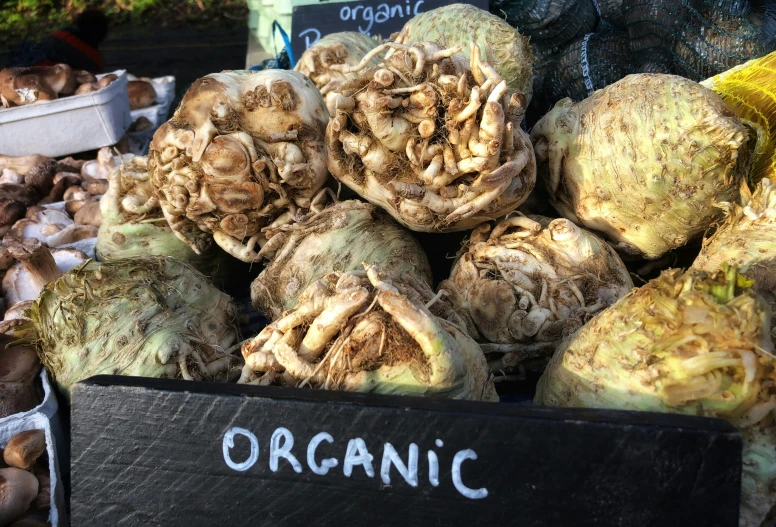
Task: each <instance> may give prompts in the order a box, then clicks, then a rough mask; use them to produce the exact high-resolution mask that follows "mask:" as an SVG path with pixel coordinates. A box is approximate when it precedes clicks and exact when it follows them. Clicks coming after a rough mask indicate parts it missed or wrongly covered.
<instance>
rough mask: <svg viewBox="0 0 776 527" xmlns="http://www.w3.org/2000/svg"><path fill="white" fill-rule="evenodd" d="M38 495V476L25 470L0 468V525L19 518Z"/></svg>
mask: <svg viewBox="0 0 776 527" xmlns="http://www.w3.org/2000/svg"><path fill="white" fill-rule="evenodd" d="M37 495H38V478H36V477H35V476H34V475H32V474H31V473H30V472H27V471H26V470H22V469H19V468H14V467H8V468H0V525H9V524H10V523H12V522H13V521H14V520H17V519H19V518H21V517H22V516H23V515H24V513H25V512H27V509H29V507H30V504H31V503H32V501H33V500H34V499H35V498H36V497H37Z"/></svg>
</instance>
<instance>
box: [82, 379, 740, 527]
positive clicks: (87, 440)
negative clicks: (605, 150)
mask: <svg viewBox="0 0 776 527" xmlns="http://www.w3.org/2000/svg"><path fill="white" fill-rule="evenodd" d="M71 405H72V411H71V416H72V418H71V425H72V431H73V434H72V446H71V459H72V464H71V467H72V468H71V481H72V493H71V499H70V504H71V510H72V515H71V523H72V524H73V525H124V524H128V523H130V524H132V523H133V522H134V523H137V522H138V521H141V523H142V520H144V519H147V518H152V519H153V521H151V520H148V521H145V522H144V524H149V523H153V524H154V525H164V526H165V527H199V526H202V527H209V526H212V525H225V526H226V525H250V526H251V527H297V526H299V525H315V526H316V527H341V526H343V525H359V526H360V525H375V524H379V525H380V526H381V527H406V526H407V525H410V524H411V525H444V526H445V527H471V526H472V525H503V524H505V523H506V524H510V522H511V523H512V524H514V523H515V522H519V524H520V525H551V526H552V527H580V526H583V525H595V526H596V527H621V526H622V525H638V526H642V525H644V526H653V525H655V526H661V527H662V526H672V525H682V526H689V525H713V526H714V527H738V497H739V495H740V493H741V434H740V432H738V431H737V430H736V429H735V428H733V426H732V425H730V424H729V423H727V422H726V421H722V420H715V419H707V418H697V417H688V416H681V415H665V414H648V413H646V412H608V411H594V410H582V409H566V408H534V407H528V408H526V407H523V406H522V405H518V404H507V403H501V404H496V403H483V402H472V401H454V400H432V399H418V398H415V397H391V396H384V395H376V394H360V393H344V392H335V391H326V390H296V389H292V388H278V387H272V386H246V385H234V384H225V383H219V384H217V383H208V382H190V381H188V382H187V381H182V380H172V379H144V378H140V377H93V378H92V379H89V380H86V381H83V382H80V383H77V384H76V385H75V386H74V387H73V390H72V403H71ZM699 467H702V470H700V469H699ZM116 474H121V477H116ZM559 496H560V497H561V500H562V504H561V505H559V501H558V500H559V498H558V497H559ZM677 503H681V504H682V506H681V507H678V506H677V505H676V504H677ZM95 520H98V521H95Z"/></svg>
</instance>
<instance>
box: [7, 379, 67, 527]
mask: <svg viewBox="0 0 776 527" xmlns="http://www.w3.org/2000/svg"><path fill="white" fill-rule="evenodd" d="M40 380H41V383H42V385H43V394H44V395H43V401H42V402H41V403H40V404H39V405H38V406H36V407H35V408H33V409H31V410H28V411H26V412H20V413H18V414H13V415H9V416H8V417H4V418H2V419H0V448H4V447H5V446H6V445H7V444H8V441H9V440H10V439H11V438H12V437H13V436H15V435H16V434H18V433H20V432H24V431H26V430H43V431H44V433H45V435H46V454H47V455H48V458H49V478H50V479H51V512H50V513H49V521H50V522H51V527H58V526H62V525H68V523H69V522H68V518H67V511H66V509H65V493H64V488H63V483H62V474H65V473H69V472H70V470H69V469H70V464H69V461H68V459H67V457H66V456H67V449H66V447H65V435H64V432H63V429H62V423H61V422H60V420H59V405H58V404H57V398H56V395H55V394H54V390H53V387H52V386H51V383H50V382H49V379H48V372H47V371H46V369H45V368H41V371H40ZM62 467H65V468H66V472H62Z"/></svg>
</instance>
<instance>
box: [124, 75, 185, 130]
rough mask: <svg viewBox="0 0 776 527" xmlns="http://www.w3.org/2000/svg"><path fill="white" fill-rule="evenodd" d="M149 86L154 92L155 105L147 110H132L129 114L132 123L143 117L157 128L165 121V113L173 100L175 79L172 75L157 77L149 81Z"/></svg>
mask: <svg viewBox="0 0 776 527" xmlns="http://www.w3.org/2000/svg"><path fill="white" fill-rule="evenodd" d="M151 84H152V85H153V87H154V91H155V92H156V104H154V105H153V106H149V107H148V108H140V109H138V110H132V111H131V112H130V113H131V115H132V121H133V122H134V121H136V120H137V119H138V118H140V117H141V116H144V117H145V118H146V119H148V120H149V121H151V122H152V123H153V124H154V127H157V128H158V127H159V126H161V124H162V122H163V121H164V120H166V119H167V112H168V111H169V110H170V105H172V101H173V100H175V77H174V76H172V75H166V76H164V77H157V78H154V79H151Z"/></svg>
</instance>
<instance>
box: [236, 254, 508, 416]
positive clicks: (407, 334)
mask: <svg viewBox="0 0 776 527" xmlns="http://www.w3.org/2000/svg"><path fill="white" fill-rule="evenodd" d="M447 318H453V319H454V318H455V317H454V313H453V311H452V309H451V308H450V306H448V305H446V302H445V301H444V300H442V299H440V298H439V297H438V296H435V295H434V293H433V291H432V289H431V288H430V287H429V286H428V285H426V284H425V283H424V282H422V281H420V280H418V279H416V278H414V277H413V276H412V275H410V274H405V275H403V276H400V275H397V274H394V273H392V272H390V271H387V270H385V269H383V268H381V267H379V266H374V265H372V266H370V265H365V266H364V270H361V271H347V272H343V273H331V274H329V275H327V276H325V277H324V278H323V279H321V280H318V281H316V282H314V283H313V284H312V285H310V287H308V288H307V289H306V290H305V291H304V293H303V294H302V295H301V296H300V298H299V305H298V306H297V307H296V308H295V309H292V310H290V311H288V312H286V313H285V314H284V315H283V317H281V318H279V319H278V320H276V321H275V322H273V323H272V324H271V325H269V326H267V327H266V328H265V329H264V330H263V331H262V332H261V333H259V335H258V336H256V337H255V338H254V339H252V340H250V341H248V342H246V343H245V344H243V346H242V353H243V357H244V358H245V367H244V369H243V375H242V377H241V379H240V382H243V383H251V384H263V385H269V384H280V385H283V386H305V385H308V384H309V385H310V386H313V387H318V388H325V389H340V390H348V391H361V392H375V393H387V394H403V395H425V396H429V397H448V398H455V399H473V400H484V401H497V400H498V397H497V395H496V391H495V387H494V385H493V381H492V379H491V378H490V377H489V375H488V371H487V366H486V363H485V357H484V355H483V354H482V351H481V350H480V348H479V346H478V345H477V343H476V342H474V340H473V339H472V338H471V337H469V336H468V335H467V334H466V331H465V327H464V325H463V323H462V321H459V322H458V324H456V323H453V322H450V321H449V320H447Z"/></svg>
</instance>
